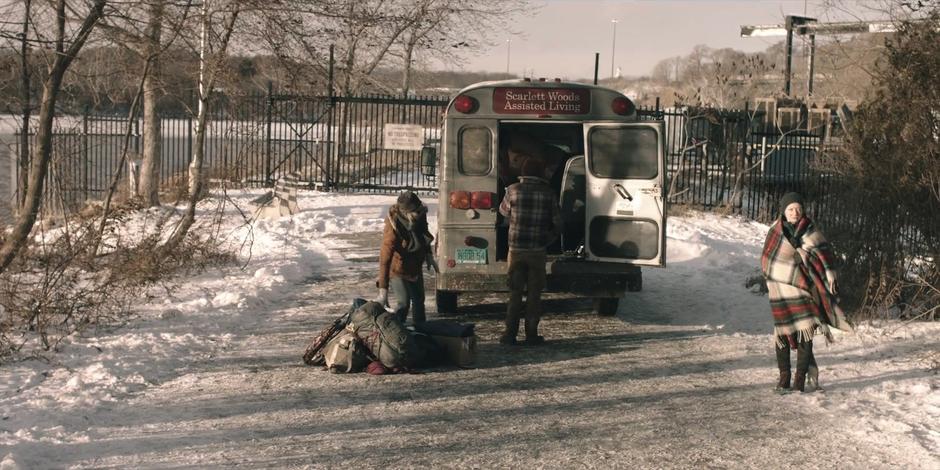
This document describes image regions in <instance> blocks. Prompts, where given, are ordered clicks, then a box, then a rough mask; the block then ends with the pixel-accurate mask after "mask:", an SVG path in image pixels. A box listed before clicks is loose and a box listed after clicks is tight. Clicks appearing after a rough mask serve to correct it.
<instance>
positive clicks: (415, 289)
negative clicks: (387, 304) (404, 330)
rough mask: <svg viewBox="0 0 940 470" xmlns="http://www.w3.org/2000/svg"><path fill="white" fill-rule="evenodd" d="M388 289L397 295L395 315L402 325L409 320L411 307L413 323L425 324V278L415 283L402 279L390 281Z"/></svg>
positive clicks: (420, 278)
mask: <svg viewBox="0 0 940 470" xmlns="http://www.w3.org/2000/svg"><path fill="white" fill-rule="evenodd" d="M388 288H389V290H390V291H392V293H393V294H394V295H395V305H394V306H395V315H397V316H398V319H399V320H401V322H402V323H404V322H405V319H406V318H408V310H409V307H411V309H412V310H413V313H412V315H411V319H412V322H413V323H416V324H417V323H424V322H425V320H426V318H425V315H424V276H422V275H419V276H418V279H417V280H415V281H406V280H404V279H402V278H400V277H393V278H391V279H389V280H388Z"/></svg>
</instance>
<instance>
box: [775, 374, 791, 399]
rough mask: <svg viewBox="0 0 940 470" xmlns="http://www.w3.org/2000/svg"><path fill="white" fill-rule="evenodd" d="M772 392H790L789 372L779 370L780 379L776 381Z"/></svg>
mask: <svg viewBox="0 0 940 470" xmlns="http://www.w3.org/2000/svg"><path fill="white" fill-rule="evenodd" d="M774 391H775V392H777V393H780V394H783V393H789V392H790V371H789V370H781V371H780V378H779V379H778V380H777V386H776V387H774Z"/></svg>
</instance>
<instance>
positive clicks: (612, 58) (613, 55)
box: [610, 20, 618, 78]
mask: <svg viewBox="0 0 940 470" xmlns="http://www.w3.org/2000/svg"><path fill="white" fill-rule="evenodd" d="M610 22H611V23H613V24H614V36H613V40H612V41H611V45H610V78H614V63H615V62H616V61H617V23H618V21H617V20H610Z"/></svg>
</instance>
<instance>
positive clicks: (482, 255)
mask: <svg viewBox="0 0 940 470" xmlns="http://www.w3.org/2000/svg"><path fill="white" fill-rule="evenodd" d="M455 258H456V259H457V264H486V248H457V256H455Z"/></svg>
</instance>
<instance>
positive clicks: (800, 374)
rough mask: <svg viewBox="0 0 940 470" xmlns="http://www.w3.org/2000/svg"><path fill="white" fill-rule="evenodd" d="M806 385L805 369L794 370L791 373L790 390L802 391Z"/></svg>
mask: <svg viewBox="0 0 940 470" xmlns="http://www.w3.org/2000/svg"><path fill="white" fill-rule="evenodd" d="M805 385H806V371H805V370H799V369H797V370H796V374H793V387H791V388H792V390H799V391H801V392H802V391H803V389H804V387H805Z"/></svg>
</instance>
